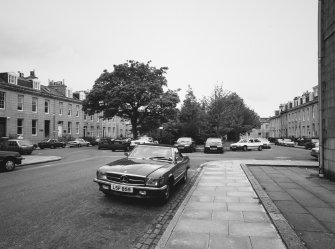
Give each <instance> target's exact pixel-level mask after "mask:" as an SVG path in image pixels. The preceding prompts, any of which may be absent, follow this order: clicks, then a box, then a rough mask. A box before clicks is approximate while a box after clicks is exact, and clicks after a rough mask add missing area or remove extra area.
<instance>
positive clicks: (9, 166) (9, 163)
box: [3, 159, 15, 172]
mask: <svg viewBox="0 0 335 249" xmlns="http://www.w3.org/2000/svg"><path fill="white" fill-rule="evenodd" d="M14 169H15V162H14V161H13V160H12V159H7V160H5V161H4V163H3V170H4V171H6V172H9V171H13V170H14Z"/></svg>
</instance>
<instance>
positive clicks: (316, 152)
mask: <svg viewBox="0 0 335 249" xmlns="http://www.w3.org/2000/svg"><path fill="white" fill-rule="evenodd" d="M319 155H320V144H319V143H316V144H315V147H314V148H312V150H311V156H313V157H316V158H317V159H319Z"/></svg>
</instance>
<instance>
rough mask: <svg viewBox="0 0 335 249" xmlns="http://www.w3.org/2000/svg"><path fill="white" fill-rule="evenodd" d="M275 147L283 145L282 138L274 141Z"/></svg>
mask: <svg viewBox="0 0 335 249" xmlns="http://www.w3.org/2000/svg"><path fill="white" fill-rule="evenodd" d="M275 145H284V139H282V138H277V139H276V140H275Z"/></svg>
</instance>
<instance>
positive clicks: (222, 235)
mask: <svg viewBox="0 0 335 249" xmlns="http://www.w3.org/2000/svg"><path fill="white" fill-rule="evenodd" d="M317 167H318V162H317V161H290V160H231V161H215V162H208V163H205V164H204V165H203V169H202V171H201V173H200V175H199V177H198V179H197V181H196V182H195V184H194V185H193V187H192V189H191V190H190V191H189V193H188V194H187V196H186V198H185V200H184V201H183V202H182V204H181V205H180V207H179V209H178V211H177V212H176V214H175V216H174V218H173V219H172V220H171V222H170V223H169V225H168V226H167V229H166V230H165V232H164V233H163V235H162V236H161V238H160V240H159V242H158V243H157V245H156V247H155V248H156V249H177V248H178V249H188V248H190V249H191V248H192V249H198V248H199V249H209V248H210V249H218V248H231V249H233V248H234V249H235V248H236V249H284V248H295V249H296V248H297V249H298V248H334V242H335V240H334V238H335V237H334V234H333V233H335V226H333V225H335V223H333V222H335V202H334V201H335V183H334V182H330V181H328V180H326V179H322V178H319V177H318V176H317V173H318V171H317ZM287 169H293V170H291V171H289V172H287ZM252 171H254V172H253V173H252ZM303 172H305V173H303ZM306 172H307V173H306ZM311 175H314V177H311ZM315 175H316V176H315ZM257 178H258V179H260V180H262V181H261V183H260V182H258V180H257ZM279 183H281V184H282V185H280V184H279ZM262 184H267V185H262ZM276 184H277V185H278V186H282V187H283V188H282V189H279V188H277V189H275V188H274V187H276ZM265 186H267V187H265ZM267 190H272V193H271V194H270V195H268V194H267ZM285 191H286V192H285ZM285 194H286V195H285ZM272 198H273V199H274V200H275V202H274V201H273V200H272ZM281 199H283V200H282V202H279V201H278V200H281ZM287 199H289V201H288V200H287ZM297 203H299V206H300V208H301V209H299V206H298V204H297ZM276 204H277V205H278V204H281V206H279V207H277V206H276ZM307 206H308V207H307ZM309 207H310V208H309ZM287 214H290V215H287ZM286 216H287V218H286ZM326 219H328V221H326ZM326 225H327V226H326ZM305 230H307V231H305ZM302 232H305V233H302Z"/></svg>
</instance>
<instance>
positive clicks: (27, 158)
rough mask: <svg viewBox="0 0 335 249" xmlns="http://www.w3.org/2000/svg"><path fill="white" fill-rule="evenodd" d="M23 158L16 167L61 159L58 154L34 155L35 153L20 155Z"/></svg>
mask: <svg viewBox="0 0 335 249" xmlns="http://www.w3.org/2000/svg"><path fill="white" fill-rule="evenodd" d="M22 157H23V158H24V159H23V160H22V164H20V165H16V167H20V166H26V165H32V164H38V163H47V162H53V161H59V160H61V159H62V157H60V156H36V155H22Z"/></svg>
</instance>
